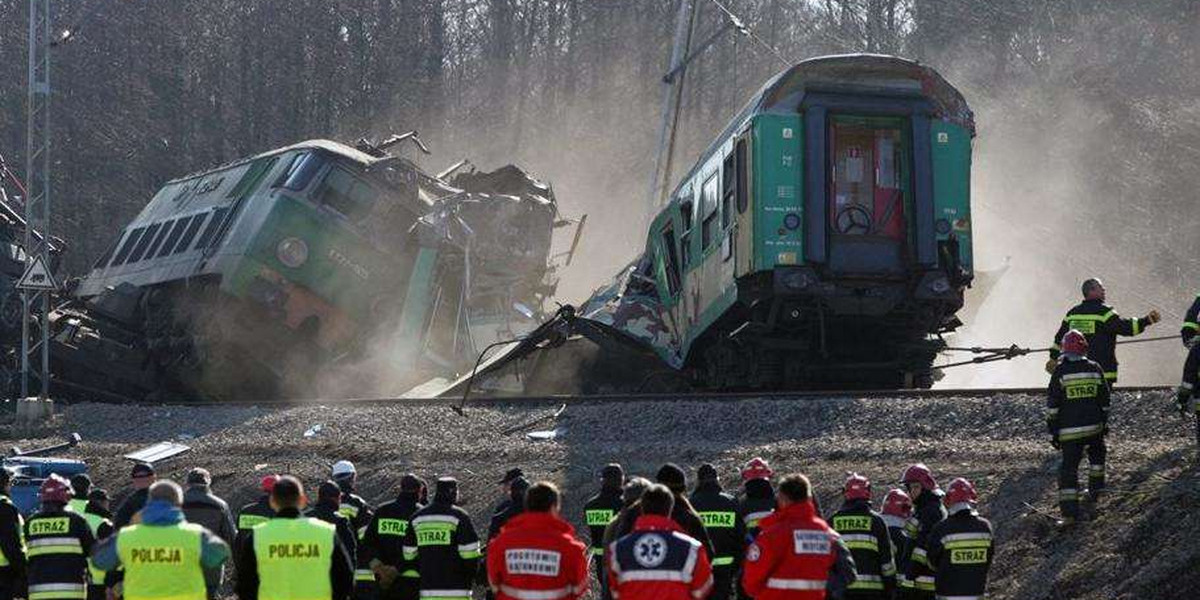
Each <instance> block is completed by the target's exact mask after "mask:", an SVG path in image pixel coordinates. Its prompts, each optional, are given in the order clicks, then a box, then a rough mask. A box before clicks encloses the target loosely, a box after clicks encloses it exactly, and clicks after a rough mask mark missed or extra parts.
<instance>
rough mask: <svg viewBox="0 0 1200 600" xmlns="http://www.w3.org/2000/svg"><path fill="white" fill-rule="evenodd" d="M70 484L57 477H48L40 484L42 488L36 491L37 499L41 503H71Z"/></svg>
mask: <svg viewBox="0 0 1200 600" xmlns="http://www.w3.org/2000/svg"><path fill="white" fill-rule="evenodd" d="M73 495H74V494H72V493H71V482H69V481H67V480H66V479H63V478H62V477H61V476H59V475H53V474H52V475H50V476H49V477H47V478H46V480H45V481H43V482H42V488H41V490H39V491H38V497H39V498H40V499H41V501H42V502H53V503H58V504H66V503H68V502H70V501H71V497H72V496H73Z"/></svg>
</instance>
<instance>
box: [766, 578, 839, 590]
mask: <svg viewBox="0 0 1200 600" xmlns="http://www.w3.org/2000/svg"><path fill="white" fill-rule="evenodd" d="M767 587H768V588H769V589H772V590H824V589H825V580H823V579H785V578H783V577H772V578H770V579H768V580H767Z"/></svg>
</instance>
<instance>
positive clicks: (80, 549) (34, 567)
mask: <svg viewBox="0 0 1200 600" xmlns="http://www.w3.org/2000/svg"><path fill="white" fill-rule="evenodd" d="M71 496H72V494H71V484H70V483H69V482H68V481H67V480H66V479H63V478H62V477H61V476H58V475H51V476H49V477H47V478H46V480H45V481H43V482H42V487H41V489H40V490H39V492H38V499H39V500H40V501H41V509H40V510H39V511H38V512H36V513H34V514H33V516H31V517H29V520H28V521H26V522H25V545H26V548H27V549H28V550H27V556H28V563H27V565H26V568H27V582H28V584H29V587H28V594H29V595H28V596H27V597H29V598H36V599H37V600H80V599H82V598H86V597H87V585H88V555H89V554H91V552H92V546H93V545H95V543H96V536H95V535H93V534H92V528H91V527H89V526H88V522H87V520H86V519H84V518H83V516H82V515H80V514H78V513H76V512H75V511H73V510H68V509H67V504H68V503H69V502H70V501H71Z"/></svg>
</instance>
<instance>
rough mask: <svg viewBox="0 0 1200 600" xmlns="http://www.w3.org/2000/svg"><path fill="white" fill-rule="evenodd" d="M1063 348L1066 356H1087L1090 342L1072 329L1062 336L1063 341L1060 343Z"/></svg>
mask: <svg viewBox="0 0 1200 600" xmlns="http://www.w3.org/2000/svg"><path fill="white" fill-rule="evenodd" d="M1059 343H1060V344H1061V346H1062V351H1063V352H1064V353H1065V354H1075V355H1077V356H1087V351H1088V342H1087V338H1086V337H1084V335H1083V334H1082V333H1080V332H1079V330H1077V329H1072V330H1070V331H1068V332H1066V333H1064V334H1063V336H1062V341H1061V342H1059Z"/></svg>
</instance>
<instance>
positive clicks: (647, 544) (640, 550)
mask: <svg viewBox="0 0 1200 600" xmlns="http://www.w3.org/2000/svg"><path fill="white" fill-rule="evenodd" d="M633 559H634V560H636V561H637V563H638V564H639V565H642V566H643V567H647V568H649V567H657V566H658V565H661V564H662V563H663V561H664V560H666V559H667V541H666V540H664V539H663V538H662V536H660V535H657V534H653V533H648V534H646V535H643V536H642V537H640V538H638V540H637V542H634V544H633Z"/></svg>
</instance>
